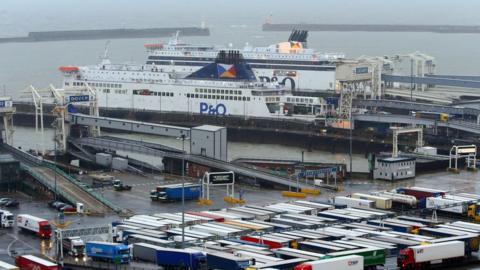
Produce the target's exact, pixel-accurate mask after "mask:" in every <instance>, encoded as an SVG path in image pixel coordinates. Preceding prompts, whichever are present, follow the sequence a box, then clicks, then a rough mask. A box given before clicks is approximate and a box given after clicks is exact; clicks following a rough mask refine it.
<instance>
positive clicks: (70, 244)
mask: <svg viewBox="0 0 480 270" xmlns="http://www.w3.org/2000/svg"><path fill="white" fill-rule="evenodd" d="M62 247H63V251H64V252H67V253H68V254H69V255H70V256H75V257H82V256H84V255H85V242H83V240H82V239H81V238H80V237H78V236H75V237H67V238H64V239H62Z"/></svg>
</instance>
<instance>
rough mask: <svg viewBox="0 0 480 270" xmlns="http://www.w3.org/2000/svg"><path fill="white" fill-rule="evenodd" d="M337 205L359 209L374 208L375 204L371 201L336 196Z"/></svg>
mask: <svg viewBox="0 0 480 270" xmlns="http://www.w3.org/2000/svg"><path fill="white" fill-rule="evenodd" d="M334 203H335V204H343V205H346V206H348V207H357V208H374V207H375V202H374V201H371V200H363V199H355V198H350V197H345V196H336V197H335V201H334Z"/></svg>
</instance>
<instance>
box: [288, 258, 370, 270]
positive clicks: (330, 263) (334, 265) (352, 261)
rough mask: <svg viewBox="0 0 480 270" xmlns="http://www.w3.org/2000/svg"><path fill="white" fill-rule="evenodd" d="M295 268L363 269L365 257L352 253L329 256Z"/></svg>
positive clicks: (300, 269) (312, 269)
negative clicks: (342, 255)
mask: <svg viewBox="0 0 480 270" xmlns="http://www.w3.org/2000/svg"><path fill="white" fill-rule="evenodd" d="M293 269H294V270H323V269H335V270H363V257H362V256H358V255H350V256H344V257H338V258H328V259H323V260H318V261H311V262H306V263H302V264H300V265H298V266H295V268H293Z"/></svg>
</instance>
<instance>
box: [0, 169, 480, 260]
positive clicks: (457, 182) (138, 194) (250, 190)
mask: <svg viewBox="0 0 480 270" xmlns="http://www.w3.org/2000/svg"><path fill="white" fill-rule="evenodd" d="M108 174H111V175H114V176H115V177H117V178H118V179H121V180H122V181H123V182H124V183H126V184H128V185H132V186H133V187H132V190H131V191H115V190H114V189H113V188H112V187H105V188H97V189H95V190H96V191H97V192H99V193H101V194H103V195H104V196H105V198H107V199H108V200H110V201H111V202H113V203H115V204H117V205H118V206H119V207H121V208H125V209H129V210H130V211H131V213H135V214H152V213H160V212H180V211H181V210H182V205H181V203H179V202H178V203H177V202H176V203H162V202H157V201H154V202H152V201H151V200H150V198H149V192H150V190H152V189H154V188H155V187H156V186H157V185H161V184H168V183H180V182H181V179H180V178H179V177H178V176H170V175H166V176H165V175H148V176H146V177H144V176H138V175H131V174H125V173H108ZM340 184H342V189H343V190H342V191H340V192H333V191H330V190H322V194H321V195H319V196H316V197H308V198H307V199H313V200H328V199H329V198H331V197H333V196H336V195H345V194H350V193H353V192H371V191H375V190H390V189H393V188H396V187H401V186H422V187H428V188H435V189H442V190H448V191H452V192H469V193H477V194H478V193H480V174H479V173H477V172H469V171H461V172H460V173H459V174H453V173H449V172H439V173H432V174H425V175H420V176H417V177H416V178H415V179H411V180H402V181H397V182H393V183H392V182H387V181H368V180H346V181H344V182H343V183H340ZM293 189H294V188H293V187H292V190H293ZM240 190H242V192H243V199H245V200H246V202H247V204H257V205H263V204H269V203H274V202H280V201H289V200H292V198H285V197H282V196H281V193H280V190H269V189H260V188H258V187H253V186H251V185H246V184H236V186H235V196H237V197H238V195H239V193H238V192H239V191H240ZM225 195H226V190H225V188H220V187H216V188H214V189H213V188H212V189H211V199H212V200H213V202H214V204H213V205H211V206H203V205H199V204H198V203H197V201H187V202H186V203H185V209H186V210H198V211H200V210H208V209H218V208H224V207H229V206H231V205H229V204H227V203H225V202H224V201H223V197H224V196H225ZM0 197H13V198H18V199H19V201H20V203H21V204H20V207H19V208H18V209H12V210H10V211H11V212H13V213H14V214H19V213H25V214H32V215H35V216H38V217H43V218H46V219H48V220H51V221H55V220H57V218H58V212H57V211H56V210H55V209H52V208H49V207H48V205H47V203H48V201H36V200H32V199H31V198H28V197H26V196H23V195H21V194H17V193H15V194H5V193H3V194H2V193H0ZM120 219H122V218H121V217H119V216H117V215H114V214H109V215H107V216H103V217H97V216H77V215H74V216H65V221H66V222H67V223H70V225H69V228H75V227H85V226H94V225H105V224H108V223H109V222H111V221H114V220H120ZM52 248H53V244H52V243H51V241H47V240H39V239H38V238H37V237H35V236H33V235H31V234H27V233H24V232H20V231H18V230H17V228H13V229H12V228H9V229H0V260H2V261H10V262H13V259H12V258H11V257H12V256H14V255H17V254H51V253H52ZM459 269H460V268H459ZM464 269H475V268H464Z"/></svg>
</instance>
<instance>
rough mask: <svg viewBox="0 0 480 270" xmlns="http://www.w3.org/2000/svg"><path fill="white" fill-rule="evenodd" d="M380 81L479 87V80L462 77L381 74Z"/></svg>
mask: <svg viewBox="0 0 480 270" xmlns="http://www.w3.org/2000/svg"><path fill="white" fill-rule="evenodd" d="M382 81H384V82H399V83H411V84H419V85H422V84H424V85H441V86H452V87H464V88H480V81H470V80H462V79H458V78H457V79H453V78H446V77H416V76H402V75H388V74H382Z"/></svg>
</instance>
